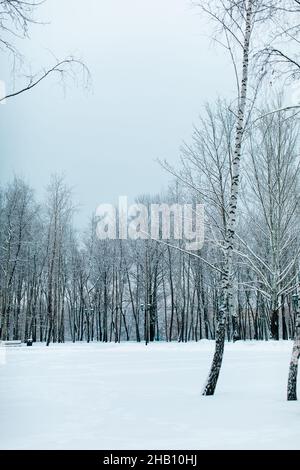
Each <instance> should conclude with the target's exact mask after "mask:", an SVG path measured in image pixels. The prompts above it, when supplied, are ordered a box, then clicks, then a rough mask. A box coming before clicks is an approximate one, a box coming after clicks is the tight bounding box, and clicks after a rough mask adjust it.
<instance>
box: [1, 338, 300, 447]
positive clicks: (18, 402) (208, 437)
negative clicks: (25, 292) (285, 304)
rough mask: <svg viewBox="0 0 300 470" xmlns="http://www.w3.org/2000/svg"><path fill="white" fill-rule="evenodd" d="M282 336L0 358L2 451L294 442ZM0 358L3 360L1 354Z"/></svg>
mask: <svg viewBox="0 0 300 470" xmlns="http://www.w3.org/2000/svg"><path fill="white" fill-rule="evenodd" d="M291 347H292V344H291V343H290V342H280V343H276V342H271V341H270V342H266V343H264V342H258V343H256V342H247V343H242V342H240V343H236V344H234V345H233V344H229V345H227V346H226V353H225V360H224V368H223V370H222V374H221V377H220V381H219V384H218V388H217V393H216V395H215V396H214V397H202V396H201V388H202V386H203V383H204V381H205V378H206V375H207V373H208V368H209V364H210V359H211V354H212V351H213V343H212V342H209V341H202V342H200V343H198V344H194V343H191V344H175V343H174V344H153V345H149V346H147V347H146V346H145V345H143V344H120V345H119V344H117V345H115V344H106V345H105V344H75V345H74V344H65V345H51V346H50V348H46V347H45V346H44V345H43V346H42V345H34V346H33V347H32V348H28V347H21V348H14V349H12V348H11V349H10V350H8V351H7V355H6V359H7V361H6V364H1V361H0V377H1V379H0V422H1V428H0V448H1V449H300V438H299V437H300V401H299V402H293V403H288V402H286V397H285V395H286V380H287V373H288V364H289V358H290V352H291ZM2 362H3V361H2Z"/></svg>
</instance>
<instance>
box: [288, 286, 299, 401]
mask: <svg viewBox="0 0 300 470" xmlns="http://www.w3.org/2000/svg"><path fill="white" fill-rule="evenodd" d="M299 295H300V285H299V284H298V288H297V296H298V299H297V312H296V324H295V339H294V345H293V352H292V357H291V362H290V369H289V378H288V386H287V399H288V401H294V400H297V375H298V363H299V357H300V305H299Z"/></svg>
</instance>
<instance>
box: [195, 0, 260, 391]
mask: <svg viewBox="0 0 300 470" xmlns="http://www.w3.org/2000/svg"><path fill="white" fill-rule="evenodd" d="M252 20H253V0H248V2H247V7H246V20H245V33H244V42H243V62H242V76H241V83H240V90H241V92H240V98H239V109H238V117H237V125H236V130H235V145H234V156H233V161H232V181H231V191H230V204H229V215H228V228H227V233H226V240H225V263H224V269H223V274H222V279H221V289H222V299H221V304H220V308H219V311H218V314H217V329H216V344H215V352H214V357H213V361H212V365H211V369H210V372H209V376H208V379H207V382H206V384H205V387H204V390H203V395H213V394H214V392H215V388H216V385H217V382H218V378H219V374H220V370H221V366H222V360H223V353H224V342H225V325H226V317H227V315H228V301H230V299H229V296H230V293H231V273H232V255H233V247H234V240H235V230H236V210H237V201H238V190H239V180H240V160H241V147H242V138H243V132H244V122H245V112H246V100H247V88H248V75H249V49H250V38H251V31H252Z"/></svg>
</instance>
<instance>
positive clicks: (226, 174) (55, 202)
mask: <svg viewBox="0 0 300 470" xmlns="http://www.w3.org/2000/svg"><path fill="white" fill-rule="evenodd" d="M281 100H282V97H281V96H278V97H276V102H275V103H272V106H271V109H274V108H276V107H277V108H279V107H280V105H281ZM264 112H265V117H264V118H263V119H261V120H260V121H259V123H258V124H257V125H255V126H252V127H251V128H250V129H249V130H248V131H247V134H246V135H245V137H244V146H245V157H244V163H243V165H244V168H243V175H244V176H243V179H242V181H241V186H242V190H241V199H242V203H241V207H240V210H239V215H238V230H237V247H236V248H235V250H234V263H233V271H234V273H233V276H234V283H233V284H234V289H233V291H232V301H231V302H230V303H231V305H230V306H229V307H228V319H227V320H228V321H227V323H226V334H227V338H228V340H238V339H242V340H245V339H257V340H267V339H269V338H273V339H289V338H293V337H294V327H295V296H296V285H297V281H298V271H299V249H300V243H299V242H300V237H299V204H298V202H299V194H300V193H299V153H298V138H299V128H298V122H297V116H289V118H288V119H287V118H286V113H285V112H278V113H275V114H269V113H268V108H267V109H265V110H264ZM234 126H235V116H234V115H233V113H232V112H231V111H230V107H229V105H228V104H227V103H226V102H224V101H217V102H216V103H215V104H213V105H207V106H206V108H205V110H204V112H203V113H202V116H201V117H200V120H199V122H198V123H197V126H196V127H195V128H194V131H193V135H192V138H191V141H190V142H189V143H187V144H184V145H183V146H182V149H181V160H180V163H179V164H178V165H177V167H176V168H171V167H170V166H169V165H168V164H167V163H161V164H162V165H163V166H165V168H166V169H167V170H168V172H169V174H172V175H174V180H172V181H171V182H170V185H169V187H168V188H167V190H166V191H165V192H164V193H163V194H160V195H143V196H140V197H138V198H137V201H139V202H142V203H143V204H146V205H148V204H149V205H150V204H151V203H156V204H160V203H161V204H163V203H167V204H172V203H180V204H184V203H186V202H190V201H191V200H197V202H201V203H203V204H204V205H205V243H204V246H203V248H202V249H201V250H199V251H197V252H188V251H187V250H186V248H185V243H184V241H178V240H175V239H174V238H172V236H171V238H170V239H169V240H168V241H167V243H160V242H159V241H156V240H151V239H148V240H137V241H133V240H99V239H98V238H97V234H96V225H97V218H96V217H95V216H94V217H92V220H91V221H90V223H89V226H88V228H87V229H86V230H84V231H81V232H78V231H77V230H76V229H75V228H74V223H73V215H74V205H73V202H72V191H71V190H70V189H69V188H68V186H67V183H66V181H65V179H64V178H63V177H60V176H57V175H54V176H52V177H51V180H50V183H49V185H48V187H47V191H46V197H45V199H44V201H42V202H38V201H37V200H36V198H35V194H34V190H33V189H32V188H31V187H30V186H29V185H28V184H27V183H26V182H25V181H24V180H22V179H21V178H19V177H15V178H14V179H13V180H12V181H11V182H10V183H9V184H7V185H6V186H3V187H2V189H1V193H0V224H1V233H0V263H1V272H0V320H1V324H0V339H2V340H13V339H14V340H22V341H26V340H27V339H28V338H32V339H33V341H41V342H46V344H50V343H51V342H64V341H67V340H71V341H74V342H75V341H88V342H89V341H103V342H109V341H115V342H119V341H145V342H146V343H148V342H151V341H184V342H185V341H198V340H201V339H214V338H215V332H216V322H217V318H216V316H217V312H218V308H219V304H220V298H221V293H220V276H221V272H222V263H224V243H225V242H224V234H225V233H226V230H227V227H226V224H227V223H228V216H227V212H228V200H229V198H228V194H229V190H230V180H231V172H232V168H231V165H232V163H231V162H232V141H233V139H232V134H233V132H234Z"/></svg>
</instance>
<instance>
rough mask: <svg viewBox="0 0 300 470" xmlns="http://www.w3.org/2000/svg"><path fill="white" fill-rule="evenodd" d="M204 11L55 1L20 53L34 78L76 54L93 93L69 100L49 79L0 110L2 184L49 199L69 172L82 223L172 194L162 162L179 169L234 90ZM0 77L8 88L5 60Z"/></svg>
mask: <svg viewBox="0 0 300 470" xmlns="http://www.w3.org/2000/svg"><path fill="white" fill-rule="evenodd" d="M199 13H200V12H199V10H197V9H195V8H191V6H190V1H189V0H85V1H84V2H82V0H47V2H46V4H45V6H43V7H42V8H41V9H40V14H39V17H40V19H42V20H43V21H47V22H50V24H47V25H43V26H40V25H36V26H34V27H33V30H32V34H31V41H30V42H26V43H24V44H23V46H22V47H23V49H22V50H23V52H24V53H25V54H26V56H27V58H28V59H29V61H30V63H31V66H32V70H33V71H34V70H38V69H39V67H40V66H46V65H47V64H51V63H52V62H53V57H52V55H51V54H52V53H53V54H55V55H56V56H57V57H59V58H61V57H64V56H66V55H69V54H70V53H71V54H75V55H77V56H79V57H81V58H82V59H83V60H84V61H85V62H86V64H87V65H88V66H89V68H90V71H91V74H92V79H93V89H92V91H90V92H86V91H85V90H83V89H82V88H76V87H74V86H73V85H72V83H70V84H69V87H68V90H67V92H66V94H64V93H63V91H62V89H61V88H60V87H59V86H58V85H57V84H56V82H55V81H54V80H51V79H50V80H48V81H47V82H44V83H43V84H42V85H41V86H39V88H36V89H34V90H32V91H31V92H30V93H28V94H26V95H22V96H19V97H18V98H16V99H13V100H10V101H9V102H7V104H6V105H4V106H1V108H0V111H1V135H0V138H1V182H2V183H3V182H6V181H8V180H9V179H11V178H12V177H13V175H14V174H17V175H21V176H23V177H24V178H25V179H26V180H27V181H28V182H29V183H30V184H31V185H32V186H33V187H34V188H35V189H36V190H37V195H38V197H39V198H41V197H43V194H44V189H45V186H46V185H47V183H48V181H49V176H50V174H51V173H54V172H58V173H62V172H64V173H65V174H66V177H67V178H66V179H67V182H68V184H69V185H70V186H72V187H73V188H74V199H75V201H76V202H77V203H79V204H80V211H81V212H80V216H79V215H78V216H77V223H78V224H80V225H83V224H85V223H86V221H87V218H88V217H89V216H90V215H91V214H92V212H93V210H94V209H95V208H96V206H97V205H98V204H100V203H102V202H109V203H110V202H115V201H116V200H117V198H118V196H119V195H128V197H129V198H130V199H133V198H134V197H135V196H136V195H138V194H140V193H156V192H159V191H160V190H161V189H162V188H163V187H166V186H167V184H168V181H169V179H170V177H169V175H168V174H166V173H165V172H164V171H163V170H162V169H161V168H160V166H159V165H158V164H157V162H156V159H157V158H166V159H168V160H169V161H170V162H176V160H177V159H178V155H179V146H180V144H181V142H182V140H183V139H184V140H188V139H189V138H190V135H191V133H192V125H193V123H196V122H197V118H198V115H199V114H200V113H201V111H202V109H203V105H204V103H205V102H206V101H214V100H215V99H216V98H217V97H218V96H219V95H222V96H224V95H225V96H228V95H229V94H230V93H231V92H232V91H233V90H232V89H231V83H232V81H231V78H232V71H231V66H230V62H229V61H228V59H227V58H226V55H225V53H224V51H222V50H218V47H217V46H216V45H214V44H213V43H212V42H211V40H210V39H209V34H210V26H208V25H207V22H206V21H203V19H201V17H200V16H199ZM1 70H2V71H3V77H4V79H5V80H6V81H7V82H8V72H9V67H8V64H7V57H4V56H2V57H1ZM0 78H1V77H0ZM18 83H19V84H21V83H22V82H21V81H19V82H18ZM7 87H9V83H8V84H7Z"/></svg>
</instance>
